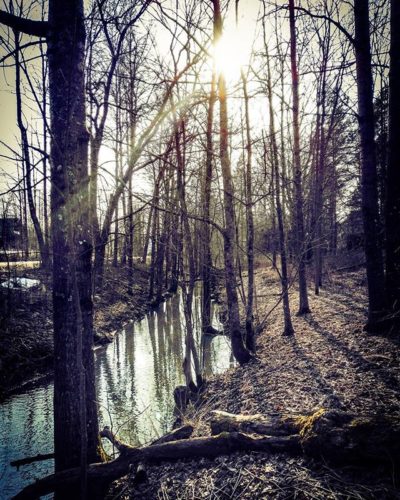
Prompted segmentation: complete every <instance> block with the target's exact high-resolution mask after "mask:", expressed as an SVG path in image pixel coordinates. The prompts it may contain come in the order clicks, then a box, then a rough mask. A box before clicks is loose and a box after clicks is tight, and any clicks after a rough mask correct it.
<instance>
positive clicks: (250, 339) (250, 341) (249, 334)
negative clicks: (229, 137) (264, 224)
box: [241, 70, 256, 352]
mask: <svg viewBox="0 0 400 500" xmlns="http://www.w3.org/2000/svg"><path fill="white" fill-rule="evenodd" d="M241 78H242V84H243V97H244V109H245V122H246V151H247V161H246V169H245V193H246V197H245V198H246V240H247V303H246V347H247V349H248V350H249V351H252V352H255V350H256V343H255V335H254V329H253V304H254V215H253V194H252V193H253V187H252V172H251V168H252V155H253V150H252V145H251V134H250V114H249V95H248V91H247V79H246V76H245V74H244V71H243V70H242V71H241Z"/></svg>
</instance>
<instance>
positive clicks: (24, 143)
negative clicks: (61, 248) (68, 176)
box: [15, 32, 50, 269]
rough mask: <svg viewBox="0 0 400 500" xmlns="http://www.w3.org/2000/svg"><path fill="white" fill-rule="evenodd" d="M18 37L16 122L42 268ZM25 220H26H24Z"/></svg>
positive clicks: (46, 261)
mask: <svg viewBox="0 0 400 500" xmlns="http://www.w3.org/2000/svg"><path fill="white" fill-rule="evenodd" d="M19 37H20V34H19V33H18V32H15V94H16V100H17V123H18V128H19V130H20V134H21V147H22V156H23V162H24V165H25V184H26V198H27V201H28V207H29V213H30V216H31V219H32V223H33V227H34V229H35V234H36V238H37V241H38V245H39V252H40V258H41V261H42V266H43V268H44V269H49V267H50V256H49V249H48V247H47V244H46V241H45V239H44V237H43V231H42V228H41V226H40V222H39V218H38V216H37V212H36V204H35V200H34V197H33V193H32V164H31V158H30V152H29V142H28V134H27V129H26V127H25V125H24V122H23V119H22V96H21V66H20V64H21V63H20V61H19V50H20V49H19ZM26 222H27V221H26Z"/></svg>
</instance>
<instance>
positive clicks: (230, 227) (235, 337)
mask: <svg viewBox="0 0 400 500" xmlns="http://www.w3.org/2000/svg"><path fill="white" fill-rule="evenodd" d="M213 6H214V40H215V42H216V43H217V42H218V40H219V39H220V37H221V35H222V17H221V9H220V2H219V0H213ZM218 97H219V109H220V120H219V121H220V159H221V169H222V179H223V186H224V215H225V230H224V260H225V286H226V298H227V303H228V322H229V331H230V336H231V342H232V352H233V355H234V356H235V358H236V359H237V361H238V362H239V363H240V364H243V363H247V362H248V361H250V359H251V354H250V352H249V351H248V350H247V349H246V347H245V345H244V342H243V336H242V331H241V326H240V316H239V303H238V296H237V290H236V271H235V264H234V244H235V227H236V226H235V212H234V204H233V183H232V173H231V162H230V158H229V152H228V110H227V97H226V84H225V77H224V75H223V74H220V75H219V79H218Z"/></svg>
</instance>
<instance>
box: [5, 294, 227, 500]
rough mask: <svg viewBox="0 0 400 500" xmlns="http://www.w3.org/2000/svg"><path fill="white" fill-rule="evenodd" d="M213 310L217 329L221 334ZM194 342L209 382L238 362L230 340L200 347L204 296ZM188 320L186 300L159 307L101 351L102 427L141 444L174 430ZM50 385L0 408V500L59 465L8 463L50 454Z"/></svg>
mask: <svg viewBox="0 0 400 500" xmlns="http://www.w3.org/2000/svg"><path fill="white" fill-rule="evenodd" d="M216 312H217V308H216V306H213V326H214V327H215V328H219V327H220V325H219V323H218V319H217V315H216ZM193 318H194V326H195V328H194V332H195V338H196V341H197V343H198V346H199V349H200V350H201V358H202V363H203V369H204V374H205V376H206V377H207V376H210V375H211V374H215V373H221V372H223V371H225V370H226V369H228V368H229V367H230V366H231V365H232V364H233V359H232V355H231V349H230V345H229V342H228V339H227V338H226V337H224V336H216V337H214V338H213V339H212V340H211V339H208V340H206V342H204V341H203V342H201V340H200V339H201V335H200V296H199V295H197V296H195V298H194V303H193ZM184 325H185V321H184V316H183V307H182V301H181V296H180V294H177V295H175V296H173V297H172V298H170V299H169V300H167V301H166V302H164V303H162V304H160V306H159V307H158V308H157V309H156V310H155V311H154V312H152V313H149V314H148V315H147V316H146V317H145V318H144V319H142V320H141V321H138V322H132V323H128V324H127V325H126V326H125V328H124V329H123V330H122V331H121V332H119V333H118V334H117V335H116V336H115V339H114V341H113V342H112V343H111V344H108V345H107V346H105V347H101V348H98V349H96V351H95V363H96V382H97V397H98V403H99V419H100V428H102V427H103V426H104V425H109V426H110V427H111V428H112V430H113V432H115V433H117V434H118V435H119V436H120V437H121V438H122V440H123V441H126V442H128V443H129V444H131V445H133V446H138V445H143V444H146V443H148V442H150V441H151V440H154V439H155V438H157V437H158V436H161V435H162V434H164V433H165V432H168V431H169V430H170V429H171V426H172V423H173V420H174V415H173V410H174V400H173V390H174V388H175V387H176V386H177V385H182V384H184V376H183V373H182V360H183V353H184ZM52 398H53V384H52V382H49V383H46V384H44V385H40V386H38V387H36V388H34V389H31V390H27V391H26V392H23V393H21V394H17V395H14V396H12V397H10V398H9V399H7V400H6V401H4V402H3V403H2V404H1V405H0V498H1V499H9V498H10V497H11V496H13V495H14V494H16V493H17V492H18V491H19V490H20V489H21V488H22V487H24V486H26V485H27V484H29V483H31V482H32V481H34V480H35V479H37V478H41V477H43V476H45V475H46V474H49V473H51V472H52V471H53V461H52V460H46V461H42V462H36V463H33V464H30V465H26V466H22V467H20V469H19V470H18V471H17V470H16V469H15V468H13V467H11V466H10V462H11V461H13V460H17V459H20V458H24V457H30V456H35V455H37V454H45V453H51V452H52V448H53V444H52V437H53V410H52V404H53V402H52Z"/></svg>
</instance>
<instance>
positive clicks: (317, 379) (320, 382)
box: [287, 336, 344, 409]
mask: <svg viewBox="0 0 400 500" xmlns="http://www.w3.org/2000/svg"><path fill="white" fill-rule="evenodd" d="M287 341H288V343H289V344H290V346H291V348H292V350H293V352H294V354H295V355H296V357H297V359H298V360H299V361H301V362H303V363H304V367H305V370H306V371H307V373H308V375H309V376H310V380H312V381H313V382H314V383H315V384H316V385H317V387H318V389H319V391H320V392H321V393H322V394H325V395H326V400H325V402H324V405H325V406H329V407H332V408H337V409H344V405H343V403H342V401H341V400H340V398H339V397H338V395H337V394H336V392H335V391H334V389H333V388H332V387H331V386H330V385H329V384H328V383H327V381H326V379H325V378H324V377H323V376H322V374H321V372H320V370H319V369H318V368H317V367H316V366H315V363H314V362H313V361H312V359H311V358H310V357H309V356H307V354H306V353H305V352H304V349H303V348H302V347H301V346H300V345H299V343H298V342H297V339H296V337H295V336H291V337H288V338H287Z"/></svg>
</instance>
